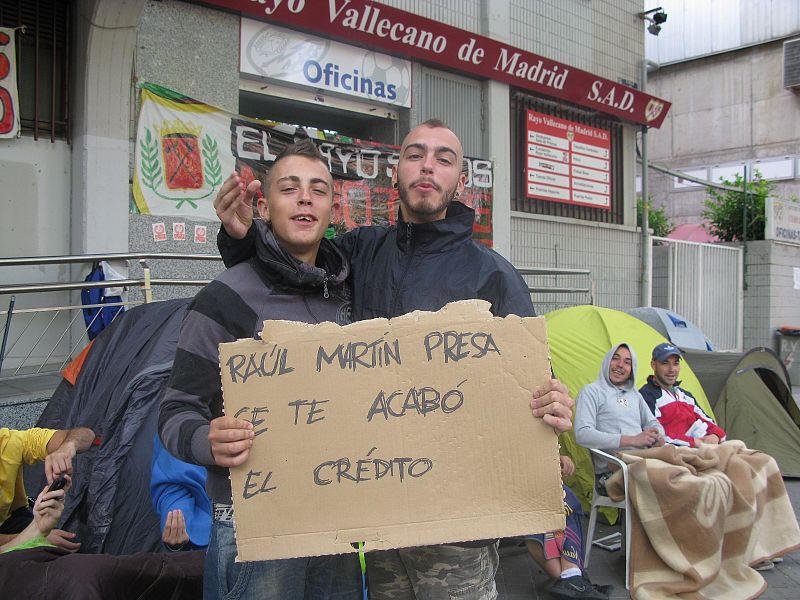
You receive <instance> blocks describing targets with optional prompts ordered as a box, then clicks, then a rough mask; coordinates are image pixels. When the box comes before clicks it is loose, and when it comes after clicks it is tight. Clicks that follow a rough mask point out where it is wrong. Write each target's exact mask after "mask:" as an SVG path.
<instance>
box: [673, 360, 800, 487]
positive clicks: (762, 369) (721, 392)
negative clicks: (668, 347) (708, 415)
mask: <svg viewBox="0 0 800 600" xmlns="http://www.w3.org/2000/svg"><path fill="white" fill-rule="evenodd" d="M685 358H686V362H687V363H689V364H691V365H692V368H693V369H694V372H695V374H696V375H697V376H698V378H699V379H700V383H701V384H702V385H703V389H704V390H705V392H706V395H707V396H708V398H709V400H710V401H711V406H712V407H713V408H714V412H715V414H716V417H717V421H718V422H719V425H720V427H722V428H723V429H724V430H725V431H726V432H727V433H728V437H729V438H731V439H736V440H742V441H743V442H744V443H745V444H747V447H748V448H755V449H758V450H762V451H764V452H766V453H767V454H769V455H771V456H772V457H773V458H774V459H775V460H776V461H777V463H778V466H779V467H780V469H781V473H782V474H783V475H784V476H788V477H800V409H798V407H797V404H796V403H795V401H794V398H792V392H791V389H792V388H791V383H790V381H789V375H788V374H787V373H786V368H785V367H784V365H783V363H782V362H781V360H780V359H779V358H778V356H777V355H776V354H775V353H774V352H773V351H772V350H770V349H769V348H753V349H752V350H749V351H748V352H746V353H721V352H697V351H688V352H687V353H686V355H685Z"/></svg>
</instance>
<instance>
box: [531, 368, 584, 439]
mask: <svg viewBox="0 0 800 600" xmlns="http://www.w3.org/2000/svg"><path fill="white" fill-rule="evenodd" d="M574 405H575V401H574V400H573V399H572V398H570V397H569V390H567V386H566V385H564V384H563V383H561V382H560V381H559V380H558V379H551V380H550V381H549V382H548V383H547V385H543V386H541V387H539V388H536V390H534V392H533V400H531V408H532V409H533V416H534V417H542V419H543V420H544V422H545V423H547V424H548V425H550V426H551V427H552V428H553V429H555V430H556V433H564V432H565V431H569V430H570V429H572V407H573V406H574Z"/></svg>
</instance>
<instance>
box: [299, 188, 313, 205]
mask: <svg viewBox="0 0 800 600" xmlns="http://www.w3.org/2000/svg"><path fill="white" fill-rule="evenodd" d="M298 202H299V203H300V204H311V190H310V189H308V188H305V187H304V188H301V192H300V199H299V200H298Z"/></svg>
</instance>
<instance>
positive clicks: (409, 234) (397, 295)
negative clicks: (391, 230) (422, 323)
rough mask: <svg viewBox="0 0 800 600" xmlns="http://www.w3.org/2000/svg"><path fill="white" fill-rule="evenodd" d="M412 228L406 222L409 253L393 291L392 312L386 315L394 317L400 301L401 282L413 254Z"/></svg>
mask: <svg viewBox="0 0 800 600" xmlns="http://www.w3.org/2000/svg"><path fill="white" fill-rule="evenodd" d="M412 233H413V229H412V226H411V223H406V242H407V243H408V248H409V253H408V260H407V261H406V266H405V269H403V274H402V275H401V276H400V283H399V284H398V285H397V291H396V292H395V296H394V302H392V314H391V315H387V317H390V318H391V317H395V316H398V314H402V313H398V309H399V307H398V304H399V303H400V294H401V292H402V290H403V284H404V283H405V281H406V275H408V270H409V268H410V267H411V258H412V257H413V256H414V247H413V246H412V245H411V238H412Z"/></svg>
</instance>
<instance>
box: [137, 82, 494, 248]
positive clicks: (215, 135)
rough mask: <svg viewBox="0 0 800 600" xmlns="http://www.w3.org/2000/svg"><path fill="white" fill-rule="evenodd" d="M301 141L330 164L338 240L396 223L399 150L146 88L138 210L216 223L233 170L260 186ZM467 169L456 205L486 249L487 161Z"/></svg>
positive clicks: (467, 162) (474, 161)
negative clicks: (217, 205) (218, 201)
mask: <svg viewBox="0 0 800 600" xmlns="http://www.w3.org/2000/svg"><path fill="white" fill-rule="evenodd" d="M300 137H310V138H312V139H313V140H314V141H315V142H316V143H317V145H318V147H319V150H320V152H321V153H322V154H323V156H325V158H326V159H327V161H328V166H329V168H330V170H331V173H332V174H333V177H334V187H335V193H336V194H337V197H338V198H339V199H340V209H339V214H338V215H337V217H336V229H337V232H338V233H341V232H344V231H347V230H350V229H353V228H354V227H359V226H362V225H389V224H393V223H394V222H395V220H396V218H397V203H398V197H397V190H395V189H393V188H392V184H391V175H392V167H393V166H394V165H396V164H397V162H398V160H399V148H398V147H397V146H390V145H383V144H376V143H374V142H369V141H364V140H359V139H355V138H347V137H343V136H332V135H330V134H326V133H325V132H322V131H319V130H315V129H301V128H298V127H295V126H293V125H286V124H283V123H276V122H272V121H260V120H256V119H250V118H248V117H244V116H241V115H235V114H232V113H228V112H225V111H222V110H220V109H218V108H215V107H213V106H209V105H207V104H203V103H201V102H197V101H196V100H192V99H191V98H187V97H185V96H182V95H180V94H177V93H175V92H171V91H170V90H166V89H164V88H161V87H158V86H155V85H151V84H144V85H143V86H142V106H141V111H140V113H139V124H138V129H137V134H136V168H135V177H134V182H133V193H134V199H135V202H136V207H137V208H138V210H139V211H140V212H142V213H145V214H155V215H172V216H181V217H187V218H194V219H200V220H216V218H217V217H216V214H215V212H214V208H213V201H214V198H215V197H216V194H217V192H218V191H219V187H220V186H221V185H222V182H223V181H224V180H225V178H226V177H227V176H228V175H229V174H230V173H232V172H233V170H234V169H235V170H237V171H238V172H239V173H240V174H241V175H242V177H243V178H244V179H245V180H248V181H249V180H252V179H255V178H258V179H261V180H262V181H263V180H264V176H265V174H266V172H267V170H268V169H269V166H270V165H271V164H272V162H273V161H274V159H275V157H276V156H277V155H278V154H279V153H280V151H281V150H282V149H283V148H284V147H285V146H286V145H287V144H290V143H292V142H293V141H294V140H295V139H298V138H300ZM464 169H465V173H466V175H467V186H466V189H465V190H464V194H462V195H461V197H460V200H461V201H463V202H464V204H466V205H467V206H470V207H471V208H474V209H475V224H474V227H473V231H474V238H475V239H476V240H477V241H480V242H481V243H484V244H486V245H489V246H491V245H492V164H491V161H488V160H483V159H479V158H470V157H466V158H465V159H464Z"/></svg>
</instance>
